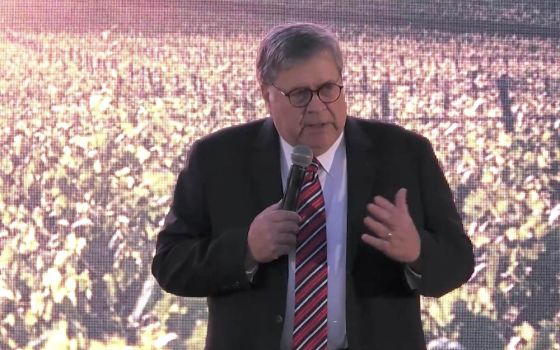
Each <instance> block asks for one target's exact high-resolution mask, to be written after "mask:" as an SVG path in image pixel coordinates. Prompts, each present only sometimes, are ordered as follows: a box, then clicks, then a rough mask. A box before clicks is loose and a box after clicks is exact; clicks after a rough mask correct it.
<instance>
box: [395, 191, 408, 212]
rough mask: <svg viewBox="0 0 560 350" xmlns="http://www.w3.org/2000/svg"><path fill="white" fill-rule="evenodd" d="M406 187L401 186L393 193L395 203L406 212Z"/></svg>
mask: <svg viewBox="0 0 560 350" xmlns="http://www.w3.org/2000/svg"><path fill="white" fill-rule="evenodd" d="M406 191H407V190H406V188H401V189H400V190H398V191H397V194H396V195H395V205H396V206H397V208H399V209H400V210H402V211H403V212H405V213H408V205H407V204H406Z"/></svg>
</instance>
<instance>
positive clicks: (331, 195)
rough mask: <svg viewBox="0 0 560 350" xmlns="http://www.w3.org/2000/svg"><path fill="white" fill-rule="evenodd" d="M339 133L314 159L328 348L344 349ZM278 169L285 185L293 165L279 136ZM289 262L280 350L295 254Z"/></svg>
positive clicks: (287, 342) (289, 311) (288, 335)
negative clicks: (321, 207)
mask: <svg viewBox="0 0 560 350" xmlns="http://www.w3.org/2000/svg"><path fill="white" fill-rule="evenodd" d="M343 135H344V134H341V135H340V136H339V138H338V139H337V140H336V142H335V143H334V144H333V145H332V146H331V147H330V148H329V149H328V150H327V151H326V152H325V153H323V154H322V155H320V156H318V157H317V159H318V160H319V162H320V163H321V166H322V168H321V169H319V181H320V182H321V188H322V189H323V196H324V197H325V214H326V219H327V265H328V271H329V272H328V297H327V298H328V301H327V305H328V316H327V320H328V349H329V350H336V349H342V348H346V347H347V340H346V208H347V205H346V204H347V192H348V191H347V186H346V179H347V176H346V146H345V144H344V142H343V139H344V137H343ZM280 144H281V152H280V153H281V154H280V166H281V168H280V169H281V172H282V184H283V187H284V190H285V189H286V182H287V179H288V174H289V171H290V167H291V166H292V160H291V155H292V150H293V147H292V146H291V145H290V144H288V143H287V142H286V141H285V140H284V139H282V137H280ZM288 258H289V263H288V266H289V267H288V293H287V298H286V316H285V318H284V329H283V331H282V339H281V345H280V350H291V349H292V337H293V328H294V299H295V288H294V284H295V264H296V263H295V261H296V257H295V251H294V250H293V251H292V252H290V254H289V256H288Z"/></svg>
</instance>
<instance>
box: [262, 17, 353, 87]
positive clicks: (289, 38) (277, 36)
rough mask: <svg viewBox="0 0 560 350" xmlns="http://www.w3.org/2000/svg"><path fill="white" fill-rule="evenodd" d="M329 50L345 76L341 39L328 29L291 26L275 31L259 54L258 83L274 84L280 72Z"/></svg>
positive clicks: (266, 38)
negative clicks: (339, 41)
mask: <svg viewBox="0 0 560 350" xmlns="http://www.w3.org/2000/svg"><path fill="white" fill-rule="evenodd" d="M325 50H326V51H328V52H329V53H330V54H331V55H332V56H333V58H334V61H335V63H336V66H337V68H338V71H339V72H340V73H342V68H343V64H344V63H343V59H342V52H341V51H340V46H339V44H338V39H337V38H336V36H335V35H334V34H333V33H332V32H331V31H330V30H329V29H327V28H326V27H324V26H321V25H318V24H314V23H288V24H281V25H278V26H276V27H274V28H272V29H271V30H270V31H269V32H268V33H267V34H266V36H265V37H264V39H263V40H262V42H261V45H260V47H259V52H258V55H257V80H258V82H259V83H261V84H267V85H269V84H272V83H274V81H275V80H276V77H277V76H278V73H279V72H280V71H282V70H285V69H290V68H291V67H293V66H294V65H295V64H297V63H299V62H301V61H303V60H305V59H308V58H310V57H311V56H314V55H315V54H318V53H320V52H322V51H325Z"/></svg>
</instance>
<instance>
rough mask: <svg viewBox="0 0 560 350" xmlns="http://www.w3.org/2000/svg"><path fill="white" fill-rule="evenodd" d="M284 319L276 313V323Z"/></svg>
mask: <svg viewBox="0 0 560 350" xmlns="http://www.w3.org/2000/svg"><path fill="white" fill-rule="evenodd" d="M283 321H284V317H282V315H276V323H282V322H283Z"/></svg>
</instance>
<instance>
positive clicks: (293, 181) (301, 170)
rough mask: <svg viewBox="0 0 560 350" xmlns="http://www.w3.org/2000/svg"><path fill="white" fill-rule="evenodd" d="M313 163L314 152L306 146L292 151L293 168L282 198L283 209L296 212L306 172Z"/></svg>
mask: <svg viewBox="0 0 560 350" xmlns="http://www.w3.org/2000/svg"><path fill="white" fill-rule="evenodd" d="M312 161H313V151H311V148H309V146H306V145H297V146H295V147H294V150H293V151H292V167H291V168H290V174H289V175H288V183H287V184H286V192H284V197H283V198H282V209H285V210H291V211H296V210H297V200H298V195H299V190H300V188H301V185H302V184H303V178H304V177H305V171H306V170H307V167H308V166H309V164H311V162H312Z"/></svg>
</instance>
